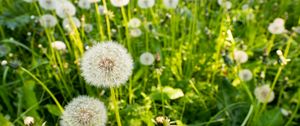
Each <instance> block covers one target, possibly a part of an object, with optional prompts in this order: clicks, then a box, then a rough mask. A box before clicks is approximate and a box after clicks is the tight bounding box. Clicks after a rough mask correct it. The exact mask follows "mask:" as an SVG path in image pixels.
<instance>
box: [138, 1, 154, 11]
mask: <svg viewBox="0 0 300 126" xmlns="http://www.w3.org/2000/svg"><path fill="white" fill-rule="evenodd" d="M154 4H155V0H138V6H139V7H140V8H143V9H145V8H151V7H153V6H154Z"/></svg>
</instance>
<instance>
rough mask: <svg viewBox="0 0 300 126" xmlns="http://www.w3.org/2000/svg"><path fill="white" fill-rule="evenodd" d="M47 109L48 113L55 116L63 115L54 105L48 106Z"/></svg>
mask: <svg viewBox="0 0 300 126" xmlns="http://www.w3.org/2000/svg"><path fill="white" fill-rule="evenodd" d="M46 107H47V109H48V111H49V112H50V113H51V114H53V115H56V116H60V115H61V114H62V113H61V112H60V110H59V108H58V107H57V106H56V105H54V104H47V105H46Z"/></svg>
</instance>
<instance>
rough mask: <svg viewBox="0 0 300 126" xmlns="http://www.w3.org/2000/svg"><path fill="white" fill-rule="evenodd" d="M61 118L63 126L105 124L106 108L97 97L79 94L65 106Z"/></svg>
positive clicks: (96, 125)
mask: <svg viewBox="0 0 300 126" xmlns="http://www.w3.org/2000/svg"><path fill="white" fill-rule="evenodd" d="M61 119H62V120H61V121H60V124H61V125H62V126H105V124H106V122H107V114H106V108H105V106H104V104H103V103H102V102H101V101H99V100H97V99H95V98H92V97H88V96H78V97H76V98H74V99H73V100H72V101H71V102H70V103H69V104H68V105H66V106H65V111H64V113H63V115H62V116H61Z"/></svg>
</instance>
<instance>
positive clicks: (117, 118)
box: [110, 88, 122, 126]
mask: <svg viewBox="0 0 300 126" xmlns="http://www.w3.org/2000/svg"><path fill="white" fill-rule="evenodd" d="M116 91H117V90H116ZM110 93H111V98H112V101H113V104H114V111H115V114H116V120H117V123H118V126H122V123H121V118H120V113H119V106H118V99H117V98H116V97H117V96H116V93H115V89H114V88H110Z"/></svg>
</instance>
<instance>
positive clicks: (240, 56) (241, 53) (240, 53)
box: [233, 50, 248, 63]
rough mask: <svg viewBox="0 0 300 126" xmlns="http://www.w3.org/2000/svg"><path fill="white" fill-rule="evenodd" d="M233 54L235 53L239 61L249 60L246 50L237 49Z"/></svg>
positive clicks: (236, 59) (235, 58) (235, 57)
mask: <svg viewBox="0 0 300 126" xmlns="http://www.w3.org/2000/svg"><path fill="white" fill-rule="evenodd" d="M233 55H234V60H235V61H236V62H237V63H246V62H247V61H248V55H247V53H246V52H245V51H242V50H235V51H234V53H233Z"/></svg>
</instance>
